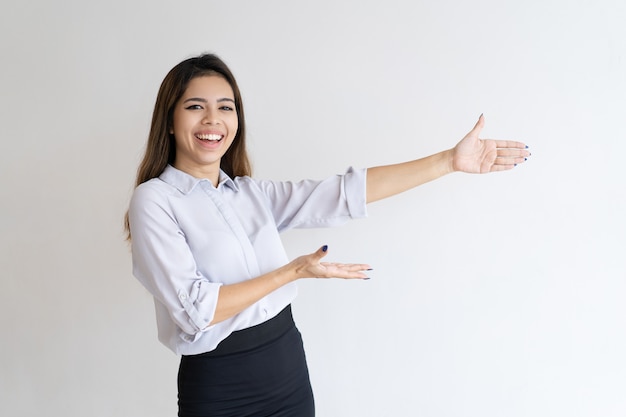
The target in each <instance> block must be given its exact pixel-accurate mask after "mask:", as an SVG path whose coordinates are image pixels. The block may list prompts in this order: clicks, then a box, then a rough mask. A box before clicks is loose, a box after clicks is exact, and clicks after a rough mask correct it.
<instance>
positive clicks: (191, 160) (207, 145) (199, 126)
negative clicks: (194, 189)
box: [170, 75, 238, 185]
mask: <svg viewBox="0 0 626 417" xmlns="http://www.w3.org/2000/svg"><path fill="white" fill-rule="evenodd" d="M237 127H238V118H237V110H236V108H235V96H234V94H233V89H232V88H231V87H230V84H228V81H226V80H225V79H224V78H223V77H221V76H219V75H207V76H201V77H196V78H194V79H192V80H191V81H190V82H189V85H188V86H187V90H185V93H184V94H183V96H182V97H181V98H180V100H179V101H178V103H177V104H176V107H175V108H174V118H173V125H172V127H171V129H170V133H173V134H174V137H175V144H176V158H175V159H174V167H175V168H177V169H180V170H181V171H184V172H186V173H188V174H190V175H193V176H194V177H196V178H207V179H210V180H211V181H212V182H213V184H214V185H217V181H218V179H219V170H220V160H221V159H222V156H224V154H225V153H226V151H227V150H228V148H229V147H230V145H231V144H232V143H233V140H234V138H235V135H236V133H237Z"/></svg>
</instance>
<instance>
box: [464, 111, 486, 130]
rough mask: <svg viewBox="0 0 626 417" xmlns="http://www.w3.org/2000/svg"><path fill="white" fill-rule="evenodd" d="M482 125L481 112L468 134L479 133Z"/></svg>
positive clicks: (482, 116) (483, 119) (483, 122)
mask: <svg viewBox="0 0 626 417" xmlns="http://www.w3.org/2000/svg"><path fill="white" fill-rule="evenodd" d="M484 126H485V116H484V115H483V114H482V113H481V114H480V117H479V118H478V121H477V122H476V124H475V125H474V127H473V128H472V130H471V131H470V132H469V133H468V136H469V135H476V136H478V135H479V134H480V132H481V130H483V127H484Z"/></svg>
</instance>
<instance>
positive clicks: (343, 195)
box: [257, 168, 367, 231]
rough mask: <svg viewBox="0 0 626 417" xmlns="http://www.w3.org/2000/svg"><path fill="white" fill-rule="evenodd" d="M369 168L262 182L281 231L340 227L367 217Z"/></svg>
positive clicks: (259, 184)
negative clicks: (328, 175)
mask: <svg viewBox="0 0 626 417" xmlns="http://www.w3.org/2000/svg"><path fill="white" fill-rule="evenodd" d="M366 174H367V171H366V170H365V169H354V168H349V169H348V170H347V171H346V172H345V173H344V174H341V175H335V176H332V177H329V178H327V179H325V180H321V181H316V180H304V181H299V182H290V181H286V182H273V181H259V182H258V183H257V184H258V186H259V187H260V188H261V189H262V191H263V192H264V193H265V194H266V195H267V198H268V205H270V206H271V207H272V213H273V215H274V218H275V220H276V224H277V226H278V230H279V231H284V230H287V229H290V228H313V227H333V226H338V225H341V224H343V223H345V222H346V221H348V220H350V219H358V218H363V217H367V208H366Z"/></svg>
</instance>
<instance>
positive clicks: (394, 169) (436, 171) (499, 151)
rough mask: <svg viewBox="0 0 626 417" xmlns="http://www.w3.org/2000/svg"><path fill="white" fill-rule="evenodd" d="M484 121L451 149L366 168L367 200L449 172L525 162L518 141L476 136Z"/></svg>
mask: <svg viewBox="0 0 626 417" xmlns="http://www.w3.org/2000/svg"><path fill="white" fill-rule="evenodd" d="M484 124H485V118H484V117H483V115H481V116H480V118H479V119H478V122H477V123H476V125H475V126H474V128H473V129H472V130H471V131H470V132H469V133H468V134H467V135H465V137H464V138H463V139H462V140H461V141H460V142H459V143H458V144H457V145H456V146H455V147H454V148H452V149H449V150H446V151H442V152H439V153H436V154H434V155H431V156H427V157H425V158H421V159H416V160H414V161H409V162H404V163H400V164H394V165H386V166H378V167H373V168H368V170H367V202H368V203H371V202H373V201H377V200H381V199H383V198H387V197H391V196H392V195H396V194H399V193H401V192H403V191H406V190H409V189H411V188H414V187H417V186H419V185H422V184H425V183H427V182H429V181H432V180H435V179H437V178H440V177H442V176H444V175H446V174H449V173H451V172H457V171H459V172H469V173H475V174H483V173H487V172H495V171H505V170H509V169H512V168H513V167H515V166H516V165H518V164H521V163H522V162H524V161H526V159H527V158H528V156H529V155H530V152H528V150H527V148H528V147H527V146H526V145H525V144H523V143H521V142H515V141H509V140H492V139H480V138H479V137H478V136H479V134H480V131H481V130H482V128H483V126H484Z"/></svg>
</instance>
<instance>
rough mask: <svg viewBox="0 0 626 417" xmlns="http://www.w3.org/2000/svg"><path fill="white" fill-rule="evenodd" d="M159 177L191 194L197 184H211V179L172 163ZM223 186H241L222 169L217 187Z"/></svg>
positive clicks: (233, 187) (181, 190) (235, 188)
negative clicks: (200, 176)
mask: <svg viewBox="0 0 626 417" xmlns="http://www.w3.org/2000/svg"><path fill="white" fill-rule="evenodd" d="M159 179H160V180H161V181H163V182H166V183H168V184H169V185H171V186H173V187H176V188H177V189H178V190H179V191H180V192H181V193H183V194H189V193H190V192H192V191H193V189H194V188H195V187H196V185H198V184H199V183H201V182H204V181H206V182H208V183H209V184H210V181H209V180H207V179H205V178H196V177H194V176H191V175H189V174H187V173H186V172H183V171H181V170H179V169H176V168H174V167H173V166H171V165H167V166H166V167H165V169H164V170H163V173H162V174H161V175H159ZM222 186H223V187H230V188H232V189H233V190H234V191H238V190H239V187H237V184H236V183H235V181H233V180H232V179H231V178H230V177H229V176H228V175H227V174H226V173H225V172H224V171H222V170H220V179H219V183H218V184H217V188H220V187H222ZM211 187H213V185H211Z"/></svg>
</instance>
